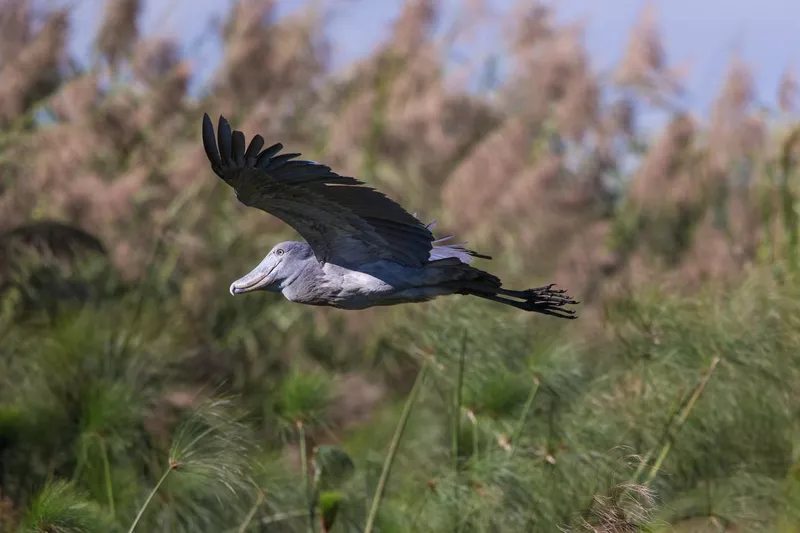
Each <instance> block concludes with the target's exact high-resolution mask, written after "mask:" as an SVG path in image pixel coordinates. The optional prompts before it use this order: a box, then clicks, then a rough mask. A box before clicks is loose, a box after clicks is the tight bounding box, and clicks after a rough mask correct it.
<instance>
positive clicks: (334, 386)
mask: <svg viewBox="0 0 800 533" xmlns="http://www.w3.org/2000/svg"><path fill="white" fill-rule="evenodd" d="M6 4H7V5H4V7H3V9H2V10H0V125H2V127H3V133H2V135H0V230H2V232H0V532H6V531H9V532H11V531H31V532H45V531H48V532H75V533H80V532H89V531H104V532H140V531H147V532H167V531H169V532H182V531H186V532H190V531H191V532H206V531H208V532H219V531H225V532H228V531H230V532H239V533H241V532H246V531H276V532H294V531H298V532H300V531H302V532H304V533H309V532H327V531H332V532H346V531H353V532H356V531H358V532H365V533H374V532H378V531H380V532H383V533H387V532H392V531H397V532H403V533H408V532H420V533H422V532H427V531H430V532H436V533H441V532H443V531H452V532H454V533H469V532H495V531H503V532H506V531H537V532H549V531H553V532H556V531H602V532H609V533H611V532H622V531H661V530H677V531H706V530H709V528H714V529H715V530H733V531H777V532H789V531H796V530H797V529H798V527H800V515H798V512H797V511H796V509H798V508H800V488H799V487H798V484H797V479H798V478H797V472H798V462H797V453H796V445H795V443H796V441H797V437H798V430H799V429H800V428H798V421H797V412H798V406H799V404H798V399H797V395H796V394H795V391H796V390H798V387H800V374H798V369H799V368H800V361H798V360H797V357H798V356H797V354H798V353H800V350H799V349H800V337H798V334H797V331H798V325H800V324H798V323H799V322H800V308H798V304H797V302H798V301H800V300H798V296H800V279H799V278H798V277H797V245H798V242H797V241H798V227H797V225H798V220H797V215H796V205H795V204H796V198H797V191H796V185H797V184H796V181H797V180H796V179H795V174H796V168H797V161H796V152H797V150H796V148H797V142H796V141H797V128H796V127H795V126H794V125H793V124H792V118H793V113H794V110H793V109H792V101H793V95H794V92H795V90H796V87H795V84H793V83H790V82H791V79H790V77H789V76H788V74H787V77H785V79H784V81H783V82H782V83H781V87H780V90H779V95H778V96H779V97H780V98H779V99H780V110H775V112H774V113H771V114H764V113H760V112H759V110H758V109H757V108H756V101H757V98H756V95H755V94H754V89H753V86H754V83H753V75H752V73H751V72H750V70H749V69H748V67H747V65H745V64H744V63H742V62H740V61H732V62H731V65H730V68H729V71H728V73H727V75H726V79H725V82H724V83H723V87H722V90H721V91H720V95H719V97H718V98H717V101H716V102H715V104H714V106H713V110H712V113H711V114H710V115H709V116H708V117H699V116H693V115H691V114H690V113H689V112H688V111H687V110H685V109H681V106H680V105H679V104H676V102H679V101H680V100H679V96H680V79H679V78H677V77H676V76H675V75H674V69H673V68H672V65H671V64H670V62H669V58H668V56H667V51H666V50H665V49H664V47H663V46H662V44H661V42H660V37H659V34H658V33H659V30H658V20H657V12H656V11H655V9H654V7H653V6H650V7H649V8H648V9H646V10H644V11H643V12H642V15H641V19H640V21H639V22H638V23H637V25H636V26H635V27H634V28H633V29H632V33H631V39H630V45H629V47H628V50H627V51H625V53H623V54H622V56H623V60H622V61H621V62H620V64H619V65H617V67H616V68H615V69H614V72H613V73H611V74H612V75H611V76H606V75H604V73H599V72H596V71H595V69H594V68H593V67H592V64H591V61H590V54H589V51H587V50H586V49H585V48H584V46H583V44H582V42H581V36H580V33H579V32H578V31H576V29H575V28H573V27H571V26H563V25H559V24H558V23H556V22H555V21H556V17H555V12H554V11H553V8H552V7H548V6H545V5H542V4H535V5H531V4H530V3H525V2H522V3H521V4H520V6H519V10H518V11H516V12H514V13H513V14H509V16H508V17H506V18H505V19H502V20H501V18H497V17H493V16H489V15H488V14H487V13H482V12H480V10H478V11H473V10H469V9H465V10H464V11H463V12H462V13H461V15H460V16H459V17H458V23H457V24H454V25H453V26H452V27H449V28H447V29H446V31H444V32H441V31H437V29H441V28H438V27H437V18H438V15H439V14H440V13H439V7H440V6H439V4H438V3H437V2H432V1H427V0H420V1H418V0H410V1H408V2H406V3H405V4H404V6H403V10H402V13H401V16H400V18H399V20H398V21H397V22H396V24H395V25H394V26H393V27H392V29H391V31H390V32H389V33H388V34H387V36H386V39H385V40H384V42H382V43H381V44H380V45H379V46H378V47H377V48H376V50H375V51H374V53H372V54H370V55H368V56H367V57H366V58H364V59H363V60H361V61H359V62H358V63H357V64H356V65H353V67H352V69H349V70H347V71H345V72H335V71H333V70H332V69H331V67H330V64H331V62H330V56H329V55H328V50H329V48H330V45H331V44H332V43H330V42H329V41H328V38H327V37H326V35H327V34H326V32H325V31H324V30H325V29H326V28H325V26H324V24H325V20H324V18H321V17H319V16H318V15H319V13H320V11H315V10H314V9H312V8H313V7H314V6H313V5H311V4H317V3H311V4H310V6H311V7H310V8H309V10H299V11H298V12H297V13H295V14H294V15H292V16H290V17H286V18H277V17H276V15H275V11H274V10H273V8H274V6H273V5H272V4H271V3H269V2H258V1H243V2H238V3H236V6H235V7H234V8H233V9H232V11H231V12H230V13H229V14H228V15H227V18H226V20H225V21H224V24H222V25H221V28H220V29H221V32H220V33H221V35H219V36H220V37H221V41H222V42H223V57H224V60H223V62H222V64H221V65H220V66H219V68H218V70H217V72H216V73H215V76H214V78H213V81H212V82H211V83H210V84H209V85H208V86H207V87H204V88H203V90H202V91H201V94H200V95H199V96H192V95H189V94H188V89H187V87H188V86H189V82H190V81H191V79H192V71H191V69H190V67H189V65H190V64H191V63H192V61H191V60H192V59H196V58H192V57H191V56H190V55H183V54H182V53H181V49H180V47H179V46H178V45H177V43H176V42H173V41H171V40H170V39H169V38H166V37H164V36H149V35H145V34H143V32H142V31H141V28H139V22H138V19H139V17H138V14H139V10H140V8H141V5H140V3H139V2H132V1H129V0H113V1H110V2H108V6H107V7H108V9H106V10H105V12H104V15H103V17H104V18H103V22H102V26H101V28H102V29H101V31H100V32H99V34H98V35H97V37H96V39H95V45H96V46H95V48H96V53H95V57H94V59H93V61H92V62H91V63H90V64H87V65H81V64H79V63H78V62H76V61H74V60H73V58H70V57H69V54H68V51H67V48H66V46H65V42H66V37H67V36H68V35H69V31H70V28H69V25H68V22H69V18H68V17H67V12H66V11H48V10H47V9H44V10H40V9H34V6H33V3H32V2H29V1H27V0H14V1H12V2H6ZM316 7H320V6H316ZM322 7H325V6H322ZM507 22H512V24H510V25H505V24H506V23H507ZM483 29H494V30H498V29H502V30H503V31H502V32H501V34H502V35H503V36H504V37H505V39H504V40H503V42H498V43H496V44H497V49H496V50H485V52H486V53H485V54H471V55H470V57H469V61H467V62H466V63H463V64H459V65H455V66H454V65H453V63H452V58H453V57H454V56H458V55H459V50H461V49H462V47H464V46H465V45H468V44H469V43H470V40H471V38H472V37H473V36H474V35H475V34H474V31H478V30H483ZM484 57H486V58H488V59H486V60H485V61H484ZM492 72H503V73H505V74H504V75H503V76H495V75H493V74H492ZM487 73H488V74H487ZM478 77H480V78H484V79H485V78H492V79H491V82H490V83H485V84H484V85H483V86H482V87H484V89H485V90H483V91H482V92H480V91H479V92H475V91H471V90H468V89H467V87H468V86H469V85H470V84H471V81H472V80H474V79H475V78H478ZM203 112H209V113H212V114H213V113H224V114H226V115H227V116H230V117H232V118H233V119H234V120H235V121H236V122H238V123H241V127H242V129H244V130H245V131H247V132H249V133H248V134H252V133H255V132H258V133H262V134H264V135H268V136H271V137H274V138H276V139H277V140H279V141H281V142H283V143H284V144H286V145H287V146H292V150H296V151H302V152H304V153H305V154H306V155H308V156H309V157H312V158H314V159H319V160H323V161H325V162H326V163H330V164H331V165H332V166H334V167H335V168H336V169H337V170H339V171H341V172H342V173H349V174H358V175H360V177H362V178H363V179H365V180H367V181H369V182H370V183H373V184H374V185H376V186H377V187H379V188H380V189H381V190H385V191H386V192H387V193H389V194H390V195H391V196H393V197H395V198H397V199H398V200H400V201H401V202H402V203H403V204H404V205H407V206H408V208H409V209H410V210H411V211H417V212H418V214H419V216H420V217H421V218H422V219H425V221H426V222H427V221H428V220H430V219H433V218H435V217H437V216H439V218H440V219H441V227H443V228H445V230H447V231H449V230H453V229H454V230H455V233H457V235H458V236H459V238H468V239H469V240H470V244H471V245H472V246H473V247H474V248H476V249H480V250H481V251H485V252H488V253H492V254H493V255H494V256H495V257H496V260H495V261H494V262H493V266H487V268H491V269H492V270H493V271H496V272H497V273H499V274H501V275H502V276H503V278H504V280H507V282H508V284H509V285H517V284H519V285H520V286H522V285H525V286H533V285H535V284H537V283H538V282H539V281H541V280H544V279H545V278H547V279H548V280H549V279H555V280H556V281H558V282H559V283H560V284H563V285H565V286H567V287H569V288H570V291H571V292H574V293H576V294H578V295H579V299H581V300H583V301H584V302H585V303H584V305H583V306H582V307H583V309H582V316H581V319H580V320H578V321H573V322H571V323H570V324H566V325H565V324H561V323H558V322H554V321H552V320H547V319H546V318H541V317H538V318H537V317H533V318H532V317H529V316H522V315H521V314H519V313H510V312H506V311H505V310H504V309H498V307H497V306H493V305H492V304H489V303H484V302H480V301H477V302H476V301H471V300H470V299H467V298H457V297H453V298H451V299H443V300H441V301H436V302H434V303H431V304H426V305H418V306H403V307H397V308H388V309H377V310H369V311H363V312H357V313H356V312H354V313H341V312H331V311H329V310H320V309H315V308H308V307H303V306H299V305H291V304H289V303H287V302H285V301H283V300H282V299H281V298H280V297H271V296H269V295H261V296H259V295H251V296H246V297H237V298H231V297H230V295H229V294H228V293H227V290H226V288H227V286H228V285H229V283H230V280H231V279H235V278H237V277H239V276H241V275H242V274H243V273H244V269H248V270H249V267H248V266H247V265H252V264H254V263H255V262H256V261H257V260H259V259H260V257H261V256H262V255H263V253H264V251H265V250H267V249H268V248H269V246H270V245H271V244H272V243H274V242H275V241H276V240H279V239H283V238H286V237H290V231H289V230H288V229H287V228H286V227H285V226H283V225H282V224H280V223H279V222H278V221H276V220H274V219H271V218H270V217H267V216H266V215H264V214H263V213H259V212H255V211H254V210H247V209H244V208H243V207H242V206H240V205H239V204H238V203H237V202H236V201H235V199H234V198H233V197H232V195H231V194H230V190H229V189H228V188H227V187H226V186H225V185H224V184H221V183H219V180H217V179H216V178H214V176H213V175H211V173H210V172H209V170H208V168H207V163H206V162H205V157H204V155H203V152H202V147H201V145H200V143H199V141H198V138H197V133H198V124H199V118H200V117H201V116H202V113H203ZM644 113H647V114H650V115H652V114H653V113H656V114H659V115H660V116H662V117H663V118H664V127H663V128H661V129H657V130H656V131H645V130H642V129H641V128H640V127H639V125H638V118H639V117H641V116H643V114H644ZM481 266H485V265H481ZM539 278H541V280H540V279H539Z"/></svg>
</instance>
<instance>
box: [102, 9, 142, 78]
mask: <svg viewBox="0 0 800 533" xmlns="http://www.w3.org/2000/svg"><path fill="white" fill-rule="evenodd" d="M141 10H142V2H141V0H109V1H107V2H106V4H105V11H104V13H103V20H102V22H101V23H100V29H99V30H98V33H97V39H96V42H95V46H96V48H97V51H98V52H99V53H100V55H101V56H102V57H103V59H105V60H106V62H107V63H108V66H109V67H110V68H111V70H112V71H116V70H118V69H119V67H120V64H121V62H122V61H123V60H125V59H128V58H129V57H130V56H131V54H132V52H133V50H134V47H135V46H136V42H137V41H138V39H139V27H138V18H139V14H140V12H141Z"/></svg>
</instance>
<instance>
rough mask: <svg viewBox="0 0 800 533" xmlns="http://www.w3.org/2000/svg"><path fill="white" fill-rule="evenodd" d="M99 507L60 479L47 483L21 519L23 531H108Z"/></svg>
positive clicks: (44, 532) (53, 532)
mask: <svg viewBox="0 0 800 533" xmlns="http://www.w3.org/2000/svg"><path fill="white" fill-rule="evenodd" d="M108 527H109V526H108V520H107V519H106V517H105V516H104V515H103V510H102V508H101V507H100V506H99V505H98V504H97V503H95V502H92V501H89V500H87V499H85V497H84V495H83V494H81V493H80V492H79V491H77V490H76V489H75V487H74V486H73V485H72V484H70V483H66V482H63V481H55V482H51V483H48V484H47V485H45V486H44V488H42V490H41V491H40V492H39V493H38V494H37V495H36V496H35V497H34V498H33V501H32V502H31V504H30V506H29V507H28V513H27V515H26V516H25V519H24V520H23V522H22V529H21V531H22V532H24V533H93V532H97V533H101V532H105V531H108V529H107V528H108Z"/></svg>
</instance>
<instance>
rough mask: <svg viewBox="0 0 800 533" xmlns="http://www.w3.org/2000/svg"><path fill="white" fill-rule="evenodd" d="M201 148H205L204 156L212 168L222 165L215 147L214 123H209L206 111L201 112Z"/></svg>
mask: <svg viewBox="0 0 800 533" xmlns="http://www.w3.org/2000/svg"><path fill="white" fill-rule="evenodd" d="M203 148H204V149H205V152H206V157H208V160H209V161H210V162H211V168H212V169H214V170H216V169H217V168H219V167H220V165H222V159H221V158H220V156H219V150H218V149H217V139H216V135H214V124H212V123H211V117H209V116H208V113H203Z"/></svg>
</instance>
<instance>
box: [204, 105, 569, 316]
mask: <svg viewBox="0 0 800 533" xmlns="http://www.w3.org/2000/svg"><path fill="white" fill-rule="evenodd" d="M264 145H265V142H264V138H263V137H262V136H261V135H256V136H254V137H253V138H252V139H251V141H250V144H249V145H248V144H246V142H245V136H244V134H243V133H242V132H241V131H238V130H232V129H231V126H230V124H229V123H228V121H227V120H226V119H225V118H224V117H220V118H219V122H218V125H217V129H216V131H215V130H214V125H213V124H212V122H211V119H210V118H209V116H208V115H207V114H205V115H204V116H203V146H204V148H205V152H206V155H207V156H208V160H209V162H210V163H211V169H212V170H213V171H214V173H216V174H217V176H219V177H220V178H222V179H223V180H224V181H225V182H226V183H227V184H228V185H230V186H231V187H232V188H233V189H234V191H236V196H237V198H238V199H239V201H240V202H242V203H243V204H244V205H246V206H249V207H255V208H257V209H260V210H262V211H265V212H267V213H269V214H271V215H273V216H276V217H278V218H280V219H281V220H283V221H284V222H286V223H287V224H289V225H290V226H291V227H292V228H294V229H295V230H296V231H297V232H298V233H299V234H300V235H301V236H302V237H303V239H305V241H306V242H305V243H303V242H297V241H288V242H283V243H279V244H277V245H276V246H275V247H274V248H273V249H272V250H270V252H269V253H268V254H267V255H266V257H264V259H263V260H262V261H261V263H260V264H259V265H258V266H257V267H256V268H255V269H254V270H253V271H252V272H250V273H249V274H247V275H246V276H244V277H243V278H241V279H239V280H237V281H234V282H233V283H232V284H231V287H230V292H231V294H241V293H244V292H251V291H255V290H266V291H272V292H281V293H282V294H283V295H284V296H285V297H286V298H287V299H288V300H290V301H293V302H298V303H304V304H309V305H324V306H331V307H337V308H340V309H365V308H367V307H372V306H377V305H395V304H399V303H408V302H423V301H428V300H432V299H433V298H436V297H438V296H443V295H448V294H469V295H474V296H478V297H481V298H485V299H487V300H492V301H495V302H499V303H503V304H506V305H511V306H513V307H516V308H518V309H522V310H525V311H533V312H537V313H543V314H547V315H552V316H557V317H560V318H575V316H574V311H573V310H571V309H568V308H565V306H566V305H570V304H577V303H578V302H576V301H575V300H573V299H572V298H570V297H568V296H566V295H565V294H564V291H563V290H561V289H553V285H548V286H545V287H539V288H536V289H528V290H524V291H513V290H507V289H504V288H502V283H501V282H500V280H499V279H498V278H497V277H496V276H493V275H492V274H489V273H487V272H484V271H482V270H479V269H477V268H475V267H473V266H471V265H470V263H471V262H472V261H473V259H474V258H475V257H481V258H485V259H489V257H488V256H485V255H481V254H478V253H476V252H474V251H472V250H468V249H466V248H465V247H464V245H463V244H444V242H445V241H447V240H449V239H450V238H452V235H450V236H447V237H444V238H442V239H438V240H437V239H435V238H434V236H433V233H432V232H431V230H432V229H433V227H434V225H435V223H431V224H428V225H425V224H423V223H422V222H421V221H420V220H418V219H417V218H416V217H415V216H413V215H411V214H410V213H408V212H407V211H406V210H405V209H403V207H401V206H400V205H399V204H398V203H396V202H394V201H393V200H391V199H389V198H388V197H386V196H385V195H383V194H382V193H380V192H378V191H376V190H375V189H373V188H372V187H369V186H367V185H366V184H365V183H363V182H361V181H359V180H357V179H355V178H352V177H348V176H340V175H339V174H336V173H335V172H333V171H332V170H331V169H330V167H328V166H325V165H321V164H319V163H316V162H313V161H305V160H301V159H297V158H298V157H299V156H300V154H296V153H286V154H280V152H281V150H282V149H283V145H281V144H280V143H277V144H274V145H272V146H269V147H267V148H265V149H264Z"/></svg>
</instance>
